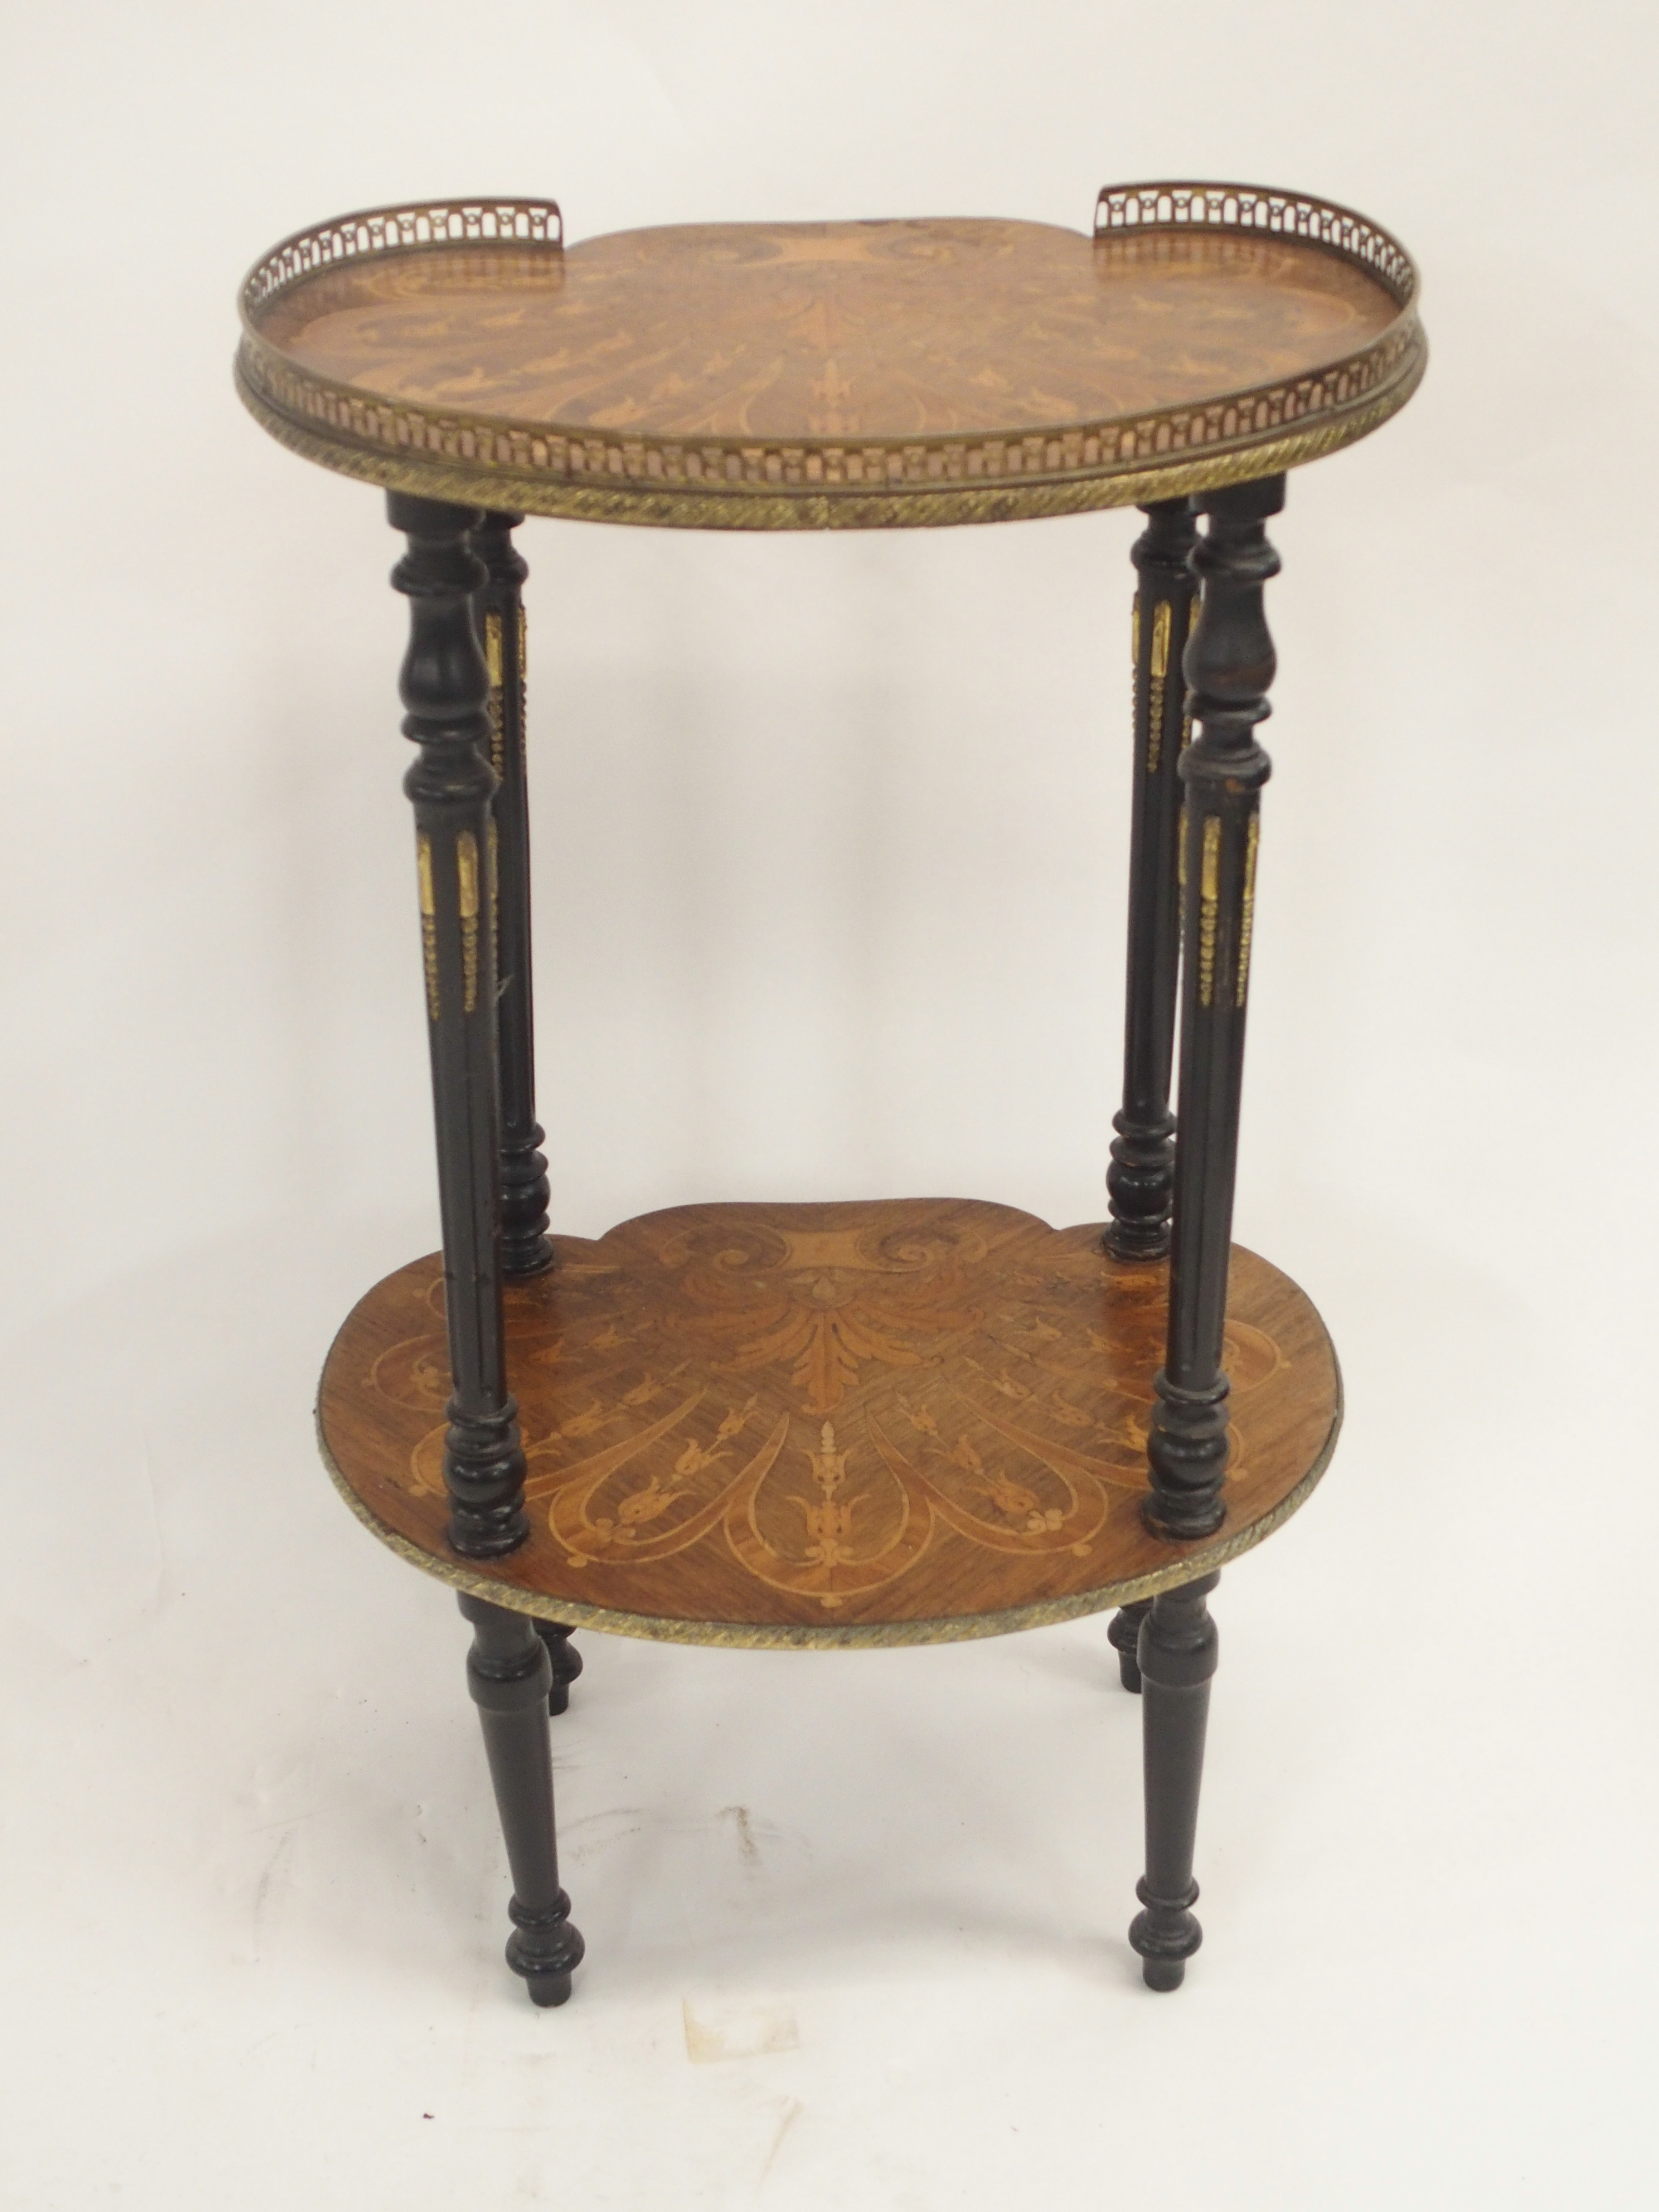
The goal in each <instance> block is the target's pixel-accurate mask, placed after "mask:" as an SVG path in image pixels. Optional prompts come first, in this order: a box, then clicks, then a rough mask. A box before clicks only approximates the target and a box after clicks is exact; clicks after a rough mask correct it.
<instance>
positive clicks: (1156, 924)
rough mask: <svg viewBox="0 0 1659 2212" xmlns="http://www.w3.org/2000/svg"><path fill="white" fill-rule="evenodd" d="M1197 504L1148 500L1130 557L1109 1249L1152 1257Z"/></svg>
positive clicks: (1166, 1103)
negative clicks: (1129, 700)
mask: <svg viewBox="0 0 1659 2212" xmlns="http://www.w3.org/2000/svg"><path fill="white" fill-rule="evenodd" d="M1193 505H1194V502H1193V501H1190V500H1186V499H1166V500H1159V501H1157V502H1156V503H1155V504H1153V505H1152V506H1148V507H1143V508H1142V509H1141V512H1142V513H1143V514H1145V516H1146V529H1145V530H1144V531H1143V532H1141V534H1140V536H1139V538H1137V539H1136V540H1135V543H1134V550H1133V554H1132V556H1131V557H1132V558H1133V562H1134V565H1135V571H1136V577H1137V586H1136V591H1135V603H1134V620H1133V630H1132V637H1133V663H1134V764H1133V770H1132V774H1133V783H1132V786H1131V791H1132V798H1131V806H1130V817H1129V820H1130V829H1129V930H1128V960H1127V977H1126V980H1125V987H1124V999H1123V1103H1122V1106H1121V1109H1120V1110H1119V1111H1118V1112H1117V1113H1116V1114H1115V1115H1114V1116H1113V1117H1112V1127H1114V1128H1115V1130H1116V1132H1117V1134H1116V1135H1115V1137H1114V1138H1113V1139H1112V1148H1111V1165H1110V1166H1109V1168H1108V1169H1107V1170H1106V1188H1107V1192H1108V1194H1109V1199H1110V1203H1111V1215H1112V1218H1111V1220H1110V1222H1109V1224H1108V1225H1107V1229H1106V1236H1105V1245H1106V1249H1107V1250H1108V1251H1109V1252H1110V1253H1111V1254H1112V1255H1113V1256H1114V1257H1115V1258H1116V1259H1119V1260H1156V1259H1159V1258H1161V1257H1162V1256H1163V1255H1164V1253H1166V1252H1167V1251H1168V1250H1169V1249H1170V1200H1171V1197H1172V1194H1173V1192H1174V1188H1175V1127H1176V1124H1175V1116H1174V1115H1172V1114H1171V1113H1170V1070H1171V1066H1172V1063H1173V1060H1174V1055H1175V1030H1176V977H1177V975H1178V973H1179V969H1180V961H1181V895H1180V888H1179V885H1178V883H1177V881H1176V873H1177V867H1178V863H1179V860H1180V853H1179V846H1178V839H1179V826H1180V821H1181V776H1180V764H1181V755H1182V750H1184V748H1185V744H1186V741H1187V739H1188V736H1189V735H1190V733H1191V723H1190V721H1189V720H1188V714H1187V689H1186V683H1185V680H1184V678H1183V677H1182V668H1181V656H1182V650H1183V648H1184V647H1185V645H1186V642H1187V636H1188V630H1189V629H1190V628H1191V625H1192V614H1193V609H1194V604H1195V599H1196V593H1197V586H1196V584H1195V583H1194V579H1193V574H1192V571H1191V569H1190V568H1189V567H1188V555H1189V554H1190V553H1191V551H1192V550H1193V544H1194V539H1195V538H1196V536H1197V525H1196V523H1195V522H1194V519H1193Z"/></svg>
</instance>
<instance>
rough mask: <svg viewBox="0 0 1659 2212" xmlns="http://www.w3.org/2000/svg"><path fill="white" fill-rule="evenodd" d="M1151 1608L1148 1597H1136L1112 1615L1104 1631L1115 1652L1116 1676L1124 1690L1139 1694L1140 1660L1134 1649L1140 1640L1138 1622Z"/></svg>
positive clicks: (1150, 1601) (1139, 1622)
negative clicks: (1119, 1611)
mask: <svg viewBox="0 0 1659 2212" xmlns="http://www.w3.org/2000/svg"><path fill="white" fill-rule="evenodd" d="M1151 1611H1152V1600H1151V1598H1149V1597H1143V1598H1137V1599H1136V1601H1135V1602H1134V1603H1133V1605H1126V1606H1125V1607H1124V1608H1123V1610H1122V1611H1121V1613H1114V1614H1113V1615H1112V1620H1111V1626H1109V1628H1108V1629H1107V1631H1106V1641H1107V1642H1108V1643H1109V1644H1110V1645H1111V1647H1112V1649H1113V1650H1115V1652H1116V1654H1117V1671H1118V1678H1119V1680H1121V1682H1122V1684H1123V1686H1124V1688H1125V1689H1126V1690H1131V1691H1133V1692H1134V1694H1135V1696H1136V1697H1139V1695H1140V1662H1139V1659H1138V1658H1137V1657H1136V1656H1135V1654H1136V1650H1137V1649H1138V1647H1139V1642H1140V1624H1141V1622H1142V1621H1143V1620H1146V1616H1147V1614H1148V1613H1150V1612H1151Z"/></svg>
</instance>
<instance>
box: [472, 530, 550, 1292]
mask: <svg viewBox="0 0 1659 2212" xmlns="http://www.w3.org/2000/svg"><path fill="white" fill-rule="evenodd" d="M523 520H524V517H523V515H522V514H518V513H491V514H486V515H485V516H484V517H483V520H482V521H481V522H479V523H478V524H477V526H476V527H475V528H474V530H473V532H472V550H473V551H474V553H475V554H477V556H478V558H479V560H481V561H482V562H483V566H484V570H485V580H484V581H483V584H481V585H480V586H479V587H478V589H477V592H476V593H475V594H474V598H473V606H474V611H475V614H476V618H477V627H478V637H479V641H480V642H481V643H482V645H483V655H484V661H485V665H486V666H487V667H488V669H489V755H490V763H491V765H492V767H493V768H494V769H495V779H496V787H495V802H494V815H495V836H496V853H495V884H496V945H497V951H496V963H497V968H498V970H499V981H498V983H497V987H496V1005H495V1019H496V1027H497V1036H498V1039H499V1044H500V1054H501V1265H502V1268H503V1270H504V1272H505V1273H507V1274H508V1275H535V1274H539V1273H540V1272H541V1270H542V1269H543V1268H544V1267H549V1266H550V1265H551V1263H552V1259H553V1245H552V1242H551V1240H550V1237H549V1236H548V1233H547V1206H548V1182H547V1159H546V1156H545V1154H544V1152H542V1149H541V1147H542V1146H543V1144H544V1141H545V1132H544V1130H543V1128H542V1127H541V1124H540V1123H539V1122H538V1121H537V1119H536V1042H535V1000H534V992H533V987H532V974H531V952H530V800H529V789H528V781H527V770H526V756H525V693H526V629H525V613H524V599H523V596H522V586H523V584H524V581H525V579H526V576H527V575H528V574H530V571H529V569H528V568H527V567H526V563H525V561H524V558H523V556H522V555H521V554H520V552H519V550H518V549H517V547H516V546H515V545H514V544H513V531H514V530H515V529H516V528H517V527H518V526H519V524H520V523H521V522H522V521H523Z"/></svg>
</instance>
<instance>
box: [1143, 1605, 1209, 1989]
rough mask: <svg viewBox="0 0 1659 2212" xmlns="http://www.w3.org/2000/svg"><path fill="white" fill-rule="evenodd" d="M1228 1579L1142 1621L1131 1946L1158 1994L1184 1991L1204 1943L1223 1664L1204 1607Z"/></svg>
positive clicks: (1162, 1607)
mask: <svg viewBox="0 0 1659 2212" xmlns="http://www.w3.org/2000/svg"><path fill="white" fill-rule="evenodd" d="M1220 1579H1221V1577H1220V1576H1219V1575H1205V1576H1202V1577H1200V1579H1199V1580H1198V1581H1197V1582H1191V1583H1187V1584H1185V1586H1184V1587H1183V1588H1182V1589H1174V1590H1166V1591H1164V1593H1163V1594H1162V1595H1160V1596H1158V1597H1155V1598H1154V1599H1153V1600H1152V1607H1151V1609H1150V1610H1149V1612H1148V1613H1147V1614H1146V1619H1145V1620H1143V1621H1142V1623H1141V1625H1140V1679H1141V1716H1140V1726H1141V1742H1142V1746H1143V1756H1144V1759H1145V1765H1146V1874H1145V1875H1144V1876H1143V1878H1142V1879H1141V1881H1139V1882H1138V1883H1137V1884H1136V1885H1135V1894H1136V1895H1137V1896H1138V1897H1139V1899H1140V1902H1141V1905H1142V1906H1143V1907H1144V1910H1143V1911H1139V1912H1138V1913H1137V1914H1136V1915H1135V1917H1134V1920H1133V1923H1131V1926H1130V1929H1129V1941H1130V1942H1131V1943H1132V1944H1133V1946H1134V1948H1135V1949H1136V1950H1137V1951H1138V1952H1139V1954H1140V1958H1141V1972H1142V1974H1143V1975H1144V1977H1145V1978H1146V1986H1147V1988H1148V1989H1150V1990H1176V1989H1179V1988H1180V1986H1181V1984H1182V1978H1183V1977H1184V1976H1185V1974H1186V1972H1187V1961H1188V1959H1190V1958H1191V1957H1192V1955H1193V1954H1194V1951H1196V1950H1197V1948H1198V1947H1199V1945H1200V1943H1201V1942H1203V1940H1204V1931H1203V1929H1201V1928H1200V1926H1199V1924H1198V1922H1197V1920H1196V1919H1195V1918H1194V1916H1193V1910H1192V1908H1193V1906H1194V1905H1195V1904H1196V1902H1197V1901H1198V1884H1197V1883H1196V1882H1195V1881H1194V1880H1193V1842H1194V1836H1195V1835H1196V1832H1197V1829H1198V1792H1199V1784H1200V1782H1201V1781H1202V1779H1203V1775H1204V1731H1205V1726H1206V1722H1207V1721H1208V1718H1209V1712H1210V1678H1211V1676H1212V1674H1214V1673H1215V1667H1216V1632H1215V1623H1214V1622H1213V1621H1212V1620H1211V1618H1210V1615H1209V1609H1208V1607H1206V1604H1205V1602H1204V1601H1205V1599H1206V1596H1207V1595H1208V1594H1209V1593H1210V1591H1211V1590H1212V1589H1214V1588H1215V1586H1216V1584H1217V1583H1218V1582H1219V1581H1220Z"/></svg>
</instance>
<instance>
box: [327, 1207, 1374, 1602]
mask: <svg viewBox="0 0 1659 2212" xmlns="http://www.w3.org/2000/svg"><path fill="white" fill-rule="evenodd" d="M1098 1235H1099V1232H1098V1231H1097V1230H1096V1231H1090V1230H1081V1231H1054V1230H1051V1229H1048V1227H1047V1226H1046V1225H1044V1224H1042V1223H1041V1222H1038V1221H1035V1220H1033V1219H1032V1218H1031V1217H1030V1215H1026V1214H1021V1213H1018V1212H1013V1211H1012V1210H1011V1209H1009V1208H1006V1207H1002V1206H988V1205H981V1204H970V1203H967V1202H962V1201H956V1202H952V1201H942V1200H941V1201H908V1202H905V1203H903V1204H888V1205H885V1206H882V1205H870V1206H854V1205H844V1206H788V1207H784V1206H780V1207H760V1206H690V1207H684V1208H679V1209H676V1210H675V1211H673V1212H667V1213H661V1214H654V1215H650V1216H647V1217H646V1218H644V1219H643V1220H641V1221H635V1222H629V1223H626V1224H624V1225H623V1226H622V1227H621V1228H619V1229H617V1230H613V1231H611V1233H610V1235H609V1236H607V1237H605V1238H603V1239H601V1240H600V1241H599V1242H598V1243H583V1242H582V1241H581V1240H580V1239H576V1238H568V1237H561V1238H558V1239H556V1246H557V1255H558V1256H557V1263H556V1266H555V1267H554V1268H553V1269H551V1270H550V1272H548V1273H545V1274H544V1275H541V1276H537V1277H532V1278H529V1279H525V1280H523V1281H520V1282H515V1283H511V1284H509V1285H508V1286H507V1293H506V1311H507V1331H508V1346H509V1358H508V1376H509V1381H510V1383H511V1386H512V1388H513V1392H514V1395H515V1396H516V1398H517V1400H518V1403H519V1414H520V1428H521V1432H522V1435H523V1438H524V1444H525V1451H526V1462H527V1475H526V1498H527V1499H528V1501H529V1505H530V1512H531V1519H532V1535H531V1540H530V1542H529V1544H528V1545H526V1547H525V1549H524V1550H523V1551H522V1552H521V1553H518V1554H515V1555H514V1556H513V1559H510V1560H507V1561H504V1562H502V1563H501V1569H500V1572H501V1574H502V1575H503V1576H505V1577H507V1578H509V1579H510V1580H512V1581H514V1582H517V1583H520V1584H521V1585H523V1586H526V1587H529V1588H532V1589H537V1590H538V1591H542V1592H544V1593H546V1594H547V1595H549V1597H550V1598H551V1597H552V1596H553V1595H555V1594H559V1595H560V1596H561V1599H562V1598H563V1597H566V1596H568V1599H570V1600H572V1601H574V1602H575V1603H576V1605H577V1607H578V1610H579V1611H580V1610H581V1609H583V1608H584V1607H610V1608H614V1609H621V1610H626V1611H631V1612H635V1613H643V1614H656V1615H659V1616H662V1615H670V1616H671V1615H674V1614H677V1613H680V1614H684V1613H690V1614H691V1615H692V1616H693V1617H694V1618H695V1617H697V1616H698V1615H699V1614H701V1616H702V1618H705V1619H708V1620H715V1621H719V1620H728V1621H731V1620H738V1621H746V1622H758V1623H767V1622H774V1623H778V1624H787V1623H789V1622H792V1621H794V1622H805V1623H811V1622H813V1621H818V1622H823V1623H827V1624H834V1623H836V1622H837V1621H847V1622H855V1621H860V1620H862V1621H872V1620H883V1619H890V1620H905V1619H912V1620H930V1619H933V1618H935V1617H937V1616H939V1615H942V1614H944V1615H948V1614H949V1613H951V1612H953V1611H958V1612H962V1613H975V1612H981V1611H988V1610H992V1609H994V1607H995V1606H997V1605H999V1604H1000V1605H1003V1606H1014V1605H1018V1604H1021V1603H1031V1602H1041V1601H1042V1599H1043V1598H1044V1597H1045V1596H1048V1597H1063V1596H1064V1595H1065V1594H1066V1593H1076V1592H1079V1591H1087V1590H1088V1589H1091V1587H1093V1586H1098V1585H1103V1584H1107V1583H1111V1582H1112V1581H1113V1580H1114V1579H1115V1578H1116V1577H1118V1576H1119V1575H1120V1573H1121V1571H1122V1569H1123V1567H1124V1565H1125V1563H1126V1562H1129V1563H1131V1566H1132V1571H1155V1570H1156V1569H1157V1567H1158V1566H1159V1565H1165V1566H1167V1565H1168V1564H1169V1562H1170V1560H1171V1559H1176V1558H1178V1557H1179V1552H1178V1550H1176V1549H1173V1548H1171V1547H1168V1546H1162V1547H1160V1546H1159V1545H1158V1542H1157V1541H1156V1540H1155V1539H1153V1538H1152V1537H1150V1536H1148V1534H1147V1533H1146V1530H1145V1528H1143V1526H1142V1523H1141V1521H1140V1517H1139V1510H1138V1509H1139V1500H1140V1498H1141V1497H1142V1495H1143V1494H1144V1492H1145V1487H1146V1478H1145V1468H1146V1445H1145V1437H1146V1419H1147V1416H1148V1413H1149V1411H1150V1408H1151V1405H1152V1375H1153V1372H1154V1370H1155V1368H1156V1365H1157V1363H1158V1347H1159V1343H1160V1340H1161V1334H1162V1328H1163V1321H1164V1273H1163V1271H1162V1270H1161V1269H1159V1268H1158V1267H1146V1266H1142V1267H1127V1266H1121V1265H1119V1264H1118V1263H1115V1262H1114V1261H1109V1260H1108V1259H1106V1258H1104V1257H1103V1255H1102V1254H1101V1253H1100V1251H1099V1250H1098V1249H1097V1239H1098ZM1237 1278H1238V1295H1237V1297H1236V1299H1235V1304H1234V1310H1233V1312H1232V1315H1231V1319H1230V1322H1229V1327H1228V1348H1229V1358H1230V1361H1231V1365H1232V1369H1233V1373H1234V1378H1235V1383H1234V1404H1233V1419H1234V1424H1235V1428H1236V1431H1237V1437H1238V1443H1239V1449H1238V1454H1237V1462H1236V1465H1235V1469H1234V1477H1233V1483H1234V1488H1235V1491H1236V1492H1237V1498H1238V1505H1237V1510H1236V1514H1235V1519H1236V1521H1237V1522H1238V1524H1239V1526H1240V1528H1242V1529H1245V1528H1248V1526H1249V1522H1251V1520H1252V1519H1253V1518H1254V1517H1255V1516H1257V1515H1259V1514H1260V1513H1261V1511H1263V1510H1268V1509H1269V1508H1270V1507H1271V1505H1272V1504H1275V1503H1277V1502H1278V1501H1279V1500H1281V1499H1282V1498H1283V1497H1284V1495H1285V1492H1288V1491H1289V1490H1290V1489H1291V1487H1292V1484H1293V1481H1294V1480H1295V1479H1297V1478H1299V1477H1303V1476H1305V1474H1307V1471H1308V1469H1309V1468H1310V1467H1311V1466H1312V1465H1313V1464H1314V1462H1315V1460H1316V1455H1317V1453H1318V1451H1319V1449H1320V1447H1321V1445H1322V1443H1323V1442H1324V1441H1325V1440H1326V1439H1327V1437H1328V1435H1329V1434H1330V1432H1331V1431H1332V1425H1333V1421H1334V1390H1335V1377H1334V1366H1333V1364H1331V1361H1330V1356H1329V1347H1328V1344H1327V1343H1326V1341H1325V1339H1324V1335H1323V1331H1322V1329H1321V1328H1319V1326H1318V1323H1317V1321H1316V1318H1315V1317H1314V1316H1312V1315H1311V1311H1310V1309H1308V1307H1307V1305H1306V1302H1305V1301H1304V1300H1303V1299H1302V1298H1301V1297H1300V1293H1298V1292H1296V1291H1294V1290H1293V1289H1292V1288H1291V1285H1287V1284H1286V1283H1285V1280H1284V1278H1283V1277H1281V1276H1279V1275H1278V1274H1277V1273H1275V1271H1274V1270H1273V1269H1271V1268H1268V1267H1266V1265H1265V1263H1263V1262H1262V1261H1258V1260H1255V1258H1254V1257H1253V1256H1252V1255H1248V1254H1240V1255H1238V1257H1237ZM444 1341H445V1340H444V1334H443V1326H442V1283H441V1275H440V1273H439V1270H438V1265H437V1262H436V1261H435V1260H433V1261H422V1262H417V1263H416V1265H415V1266H414V1267H408V1268H405V1269H404V1270H403V1271H402V1273H400V1274H398V1275H394V1276H392V1277H391V1278H389V1279H388V1280H387V1281H386V1283H384V1284H382V1285H380V1288H379V1289H378V1290H377V1291H374V1292H372V1293H371V1294H370V1296H369V1297H368V1299H366V1300H365V1301H364V1303H363V1304H362V1306H361V1307H360V1308H359V1309H358V1310H357V1312H356V1315H354V1316H353V1317H352V1319H351V1321H349V1322H348V1323H347V1325H346V1328H344V1329H343V1331H342V1334H341V1337H340V1340H339V1342H338V1344H337V1346H336V1348H335V1351H334V1352H333V1353H332V1354H331V1358H330V1362H329V1366H328V1370H327V1372H326V1374H325V1378H324V1390H323V1401H322V1409H321V1412H322V1423H323V1431H324V1435H325V1440H326V1442H327V1443H328V1446H329V1449H330V1450H331V1453H332V1455H333V1457H334V1459H335V1461H336V1462H337V1465H338V1466H339V1468H341V1470H342V1471H343V1474H344V1476H345V1478H346V1480H349V1483H350V1484H351V1486H352V1487H353V1488H354V1489H355V1490H356V1492H357V1494H358V1496H359V1497H360V1498H362V1501H363V1503H364V1504H367V1505H368V1507H369V1508H370V1510H371V1511H372V1513H373V1514H374V1516H375V1517H376V1518H377V1520H379V1521H380V1522H383V1523H388V1524H390V1525H391V1527H392V1528H394V1529H396V1530H398V1532H400V1533H401V1534H403V1535H404V1536H405V1537H409V1538H413V1539H415V1540H416V1541H420V1534H419V1532H422V1531H435V1530H436V1529H437V1528H441V1510H442V1491H443V1477H442V1467H441V1458H442V1449H443V1437H444V1430H443V1419H442V1416H443V1407H444V1403H445V1399H446V1396H447V1390H448V1376H447V1370H446V1364H445V1354H444ZM1287 1440H1289V1441H1287ZM1264 1501H1265V1503H1264ZM1126 1547H1127V1548H1126ZM508 1601H509V1602H510V1599H509V1600H508ZM1077 1609H1087V1608H1086V1607H1079V1608H1077Z"/></svg>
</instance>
